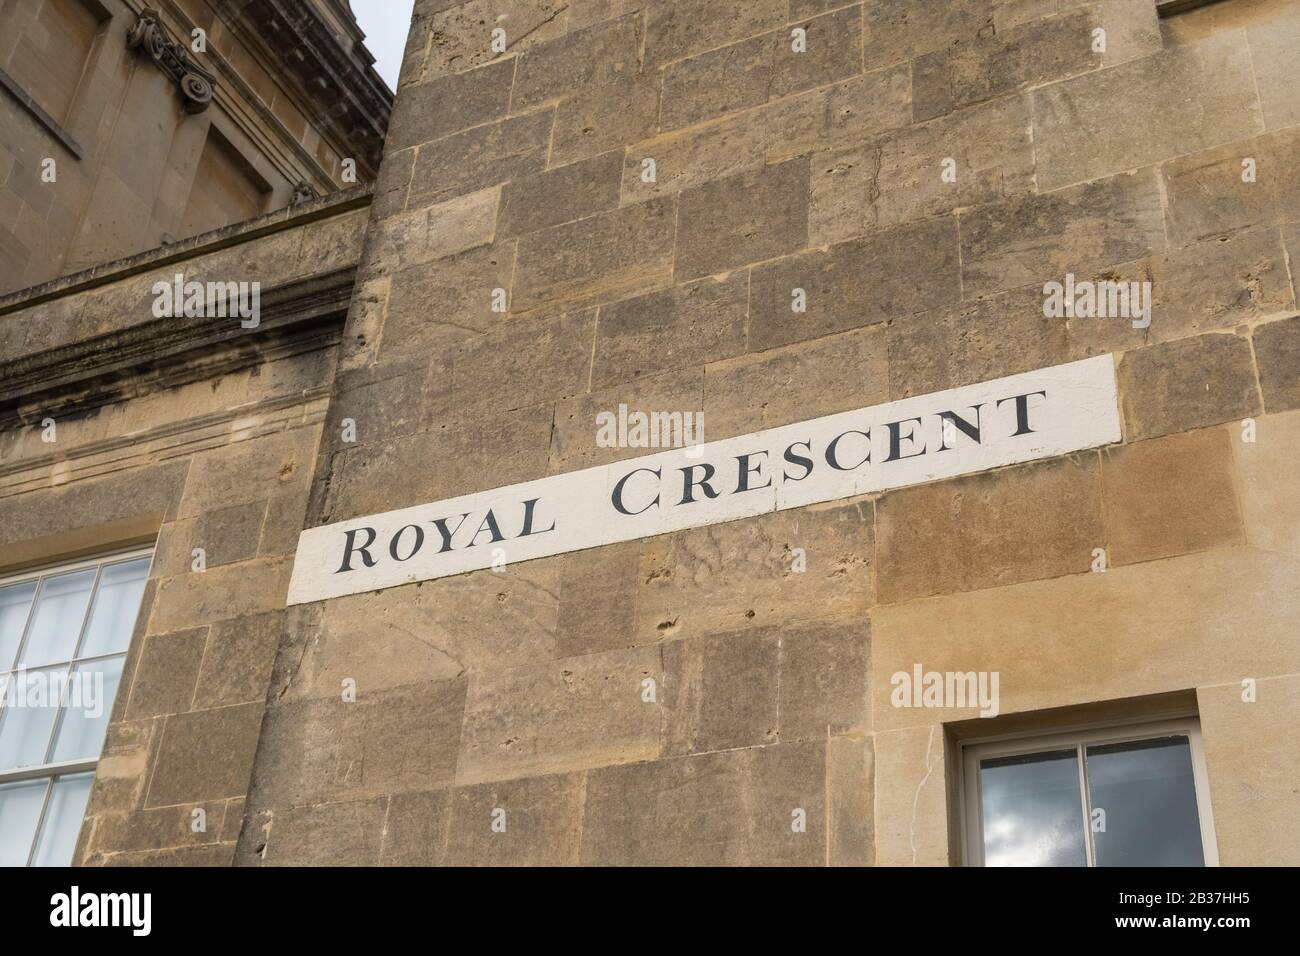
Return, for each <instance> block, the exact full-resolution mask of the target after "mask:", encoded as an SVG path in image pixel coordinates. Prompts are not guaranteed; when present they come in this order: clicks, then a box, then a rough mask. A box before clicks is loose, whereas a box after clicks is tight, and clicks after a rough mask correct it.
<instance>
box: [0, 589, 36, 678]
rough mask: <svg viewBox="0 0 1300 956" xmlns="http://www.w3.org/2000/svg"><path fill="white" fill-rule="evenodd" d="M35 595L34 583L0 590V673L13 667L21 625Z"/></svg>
mask: <svg viewBox="0 0 1300 956" xmlns="http://www.w3.org/2000/svg"><path fill="white" fill-rule="evenodd" d="M35 593H36V582H35V581H28V582H26V583H24V584H11V585H9V587H7V588H0V671H5V670H8V669H9V668H10V667H11V666H12V665H13V662H14V655H15V654H17V653H18V642H19V641H20V640H21V639H22V636H23V625H25V624H26V623H27V611H28V609H29V608H30V607H31V603H32V595H33V594H35Z"/></svg>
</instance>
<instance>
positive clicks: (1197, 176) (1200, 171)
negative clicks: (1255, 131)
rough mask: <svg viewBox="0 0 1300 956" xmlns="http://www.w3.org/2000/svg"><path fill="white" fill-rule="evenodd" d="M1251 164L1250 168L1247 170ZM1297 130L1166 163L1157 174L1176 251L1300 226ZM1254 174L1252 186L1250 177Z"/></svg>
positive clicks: (1285, 131)
mask: <svg viewBox="0 0 1300 956" xmlns="http://www.w3.org/2000/svg"><path fill="white" fill-rule="evenodd" d="M1247 160H1253V165H1254V168H1253V170H1251V169H1250V168H1248V165H1247ZM1298 163H1300V130H1295V129H1291V130H1282V131H1281V132H1278V133H1268V134H1265V135H1263V136H1256V137H1254V138H1252V139H1248V140H1243V141H1240V142H1236V143H1229V144H1228V145H1226V146H1220V147H1217V148H1215V149H1208V150H1204V151H1202V152H1197V153H1193V154H1192V155H1190V156H1181V157H1179V158H1177V159H1171V160H1169V161H1168V162H1167V163H1165V164H1164V165H1163V166H1161V168H1160V172H1161V175H1162V176H1163V178H1164V184H1165V192H1166V194H1167V196H1168V199H1169V236H1170V239H1171V240H1172V241H1173V242H1174V243H1175V244H1176V245H1183V244H1185V243H1189V242H1194V241H1196V240H1198V239H1208V238H1209V237H1211V236H1216V235H1220V234H1222V233H1227V232H1233V231H1236V230H1238V229H1246V228H1250V227H1251V226H1257V225H1261V224H1273V223H1279V224H1280V223H1284V222H1293V221H1296V220H1300V182H1297V178H1296V177H1295V176H1294V175H1292V173H1293V171H1294V169H1295V168H1296V165H1297V164H1298ZM1252 172H1253V181H1252V180H1251V173H1252Z"/></svg>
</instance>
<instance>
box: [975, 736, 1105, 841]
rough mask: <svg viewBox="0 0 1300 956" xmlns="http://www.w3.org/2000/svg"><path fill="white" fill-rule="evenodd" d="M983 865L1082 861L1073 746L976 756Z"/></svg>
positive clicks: (1075, 756) (1082, 830)
mask: <svg viewBox="0 0 1300 956" xmlns="http://www.w3.org/2000/svg"><path fill="white" fill-rule="evenodd" d="M980 806H981V809H982V810H983V817H984V865H985V866H1086V865H1087V863H1088V857H1087V850H1086V849H1085V846H1084V842H1083V840H1084V828H1083V803H1082V799H1081V797H1080V793H1079V760H1078V755H1077V753H1076V752H1075V751H1074V750H1061V751H1053V752H1051V753H1040V754H1023V755H1019V756H1015V757H993V758H990V759H987V760H982V761H980Z"/></svg>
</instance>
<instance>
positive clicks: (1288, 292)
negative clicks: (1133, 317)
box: [1121, 226, 1295, 342]
mask: <svg viewBox="0 0 1300 956" xmlns="http://www.w3.org/2000/svg"><path fill="white" fill-rule="evenodd" d="M1143 265H1144V267H1145V268H1144V271H1145V273H1146V275H1147V276H1148V277H1149V278H1150V280H1151V281H1152V283H1153V288H1152V298H1153V303H1152V317H1151V328H1150V330H1149V332H1148V335H1149V337H1150V340H1151V341H1155V342H1160V341H1167V340H1170V339H1175V338H1183V337H1186V336H1191V335H1197V334H1199V333H1202V332H1215V331H1221V330H1227V329H1231V328H1234V327H1236V326H1239V325H1245V324H1248V323H1254V322H1257V321H1259V320H1260V319H1262V318H1265V317H1270V316H1275V315H1277V314H1279V313H1284V312H1293V311H1294V309H1295V295H1294V292H1293V290H1292V287H1291V282H1290V276H1289V274H1288V271H1287V253H1286V249H1285V248H1284V247H1283V244H1282V236H1281V234H1280V232H1279V230H1278V229H1276V228H1274V227H1271V226H1264V227H1261V228H1256V229H1246V230H1242V231H1240V232H1236V233H1233V234H1231V235H1224V236H1219V237H1218V238H1217V239H1212V240H1207V241H1204V242H1196V243H1193V244H1191V245H1189V246H1187V247H1185V248H1183V249H1179V250H1176V251H1174V252H1170V253H1169V254H1167V255H1163V256H1156V257H1155V258H1153V259H1152V260H1150V262H1149V263H1144V264H1143ZM1121 321H1122V320H1121Z"/></svg>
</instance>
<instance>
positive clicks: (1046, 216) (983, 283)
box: [961, 171, 1165, 298]
mask: <svg viewBox="0 0 1300 956" xmlns="http://www.w3.org/2000/svg"><path fill="white" fill-rule="evenodd" d="M1164 247H1165V235H1164V217H1163V213H1162V211H1161V200H1160V189H1159V185H1158V183H1157V182H1156V177H1155V174H1154V173H1153V172H1151V171H1146V172H1140V173H1135V174H1123V175H1119V176H1114V177H1112V178H1110V179H1104V180H1100V181H1098V182H1095V183H1087V184H1085V185H1082V186H1072V187H1070V188H1068V189H1062V190H1060V191H1058V192H1054V193H1051V194H1049V195H1039V196H1026V197H1023V198H1018V199H1011V200H1006V201H1004V202H1001V203H990V204H988V205H984V206H979V207H977V208H976V209H974V210H972V211H971V212H969V213H964V214H962V216H961V262H962V290H963V294H964V295H965V296H966V297H967V298H971V297H974V296H978V295H986V294H988V293H990V292H996V291H998V290H1000V289H1014V288H1017V287H1019V286H1023V285H1029V284H1031V283H1034V282H1039V283H1041V282H1046V281H1048V280H1056V281H1060V280H1061V278H1062V277H1063V276H1064V274H1065V273H1066V272H1070V271H1072V272H1075V273H1081V272H1086V271H1088V270H1089V269H1092V268H1096V267H1099V266H1104V265H1110V264H1112V263H1117V262H1128V261H1130V260H1132V259H1139V258H1141V257H1143V256H1148V255H1151V254H1153V253H1157V252H1161V251H1163V250H1164Z"/></svg>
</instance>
